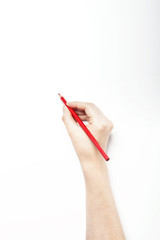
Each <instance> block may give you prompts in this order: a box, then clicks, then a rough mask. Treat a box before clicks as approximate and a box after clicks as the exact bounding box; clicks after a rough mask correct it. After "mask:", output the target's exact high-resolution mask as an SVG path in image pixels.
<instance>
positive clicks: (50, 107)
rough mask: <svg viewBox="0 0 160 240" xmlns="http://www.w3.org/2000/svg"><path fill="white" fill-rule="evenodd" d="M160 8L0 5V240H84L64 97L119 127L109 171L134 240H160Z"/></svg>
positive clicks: (79, 178)
mask: <svg viewBox="0 0 160 240" xmlns="http://www.w3.org/2000/svg"><path fill="white" fill-rule="evenodd" d="M159 13H160V2H159V1H158V0H148V1H145V0H132V1H126V0H122V1H118V0H112V1H107V0H106V1H105V0H92V1H91V0H81V1H75V0H74V1H73V0H68V1H64V0H56V1H50V0H46V1H38V0H28V1H20V0H19V1H18V0H15V1H11V0H1V1H0V239H1V240H13V239H16V240H22V239H23V240H25V239H26V240H28V239H30V240H35V239H37V240H46V239H47V240H51V239H56V240H59V239H60V240H61V239H70V240H72V239H73V240H75V239H76V240H82V239H85V185H84V180H83V174H82V172H81V168H80V164H79V160H78V158H77V156H76V154H75V151H74V149H73V147H72V144H71V141H70V139H69V136H68V135H67V132H66V129H65V127H64V124H63V122H62V120H61V117H62V103H61V102H60V100H59V97H58V92H60V93H61V94H62V95H64V97H65V98H66V99H67V100H68V101H74V100H78V101H89V102H94V103H95V104H96V105H97V106H98V107H100V108H101V110H103V112H104V113H105V114H106V116H108V117H109V118H110V119H111V120H112V121H113V123H114V129H113V131H112V134H111V137H110V141H109V145H108V149H107V154H108V155H109V156H110V161H109V162H108V163H107V164H108V168H109V174H110V179H111V184H112V188H113V193H114V196H115V200H116V203H117V208H118V211H119V214H120V218H121V221H122V224H123V227H124V231H125V234H126V237H127V239H129V240H150V239H153V240H159V239H160V228H159V222H160V205H159V203H160V187H159V182H160V174H159V173H160V150H159V149H160V148H159V142H160V137H159V136H160V127H159V123H160V48H159V42H160V28H159V20H160V19H159Z"/></svg>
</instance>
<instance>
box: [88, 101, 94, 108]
mask: <svg viewBox="0 0 160 240" xmlns="http://www.w3.org/2000/svg"><path fill="white" fill-rule="evenodd" d="M87 104H88V105H89V106H91V107H94V106H95V104H94V103H92V102H88V103H87Z"/></svg>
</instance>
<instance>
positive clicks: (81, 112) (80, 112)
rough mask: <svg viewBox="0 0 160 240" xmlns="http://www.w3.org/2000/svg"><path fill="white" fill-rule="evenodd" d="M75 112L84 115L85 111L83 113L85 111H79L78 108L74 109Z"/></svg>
mask: <svg viewBox="0 0 160 240" xmlns="http://www.w3.org/2000/svg"><path fill="white" fill-rule="evenodd" d="M75 113H76V114H77V115H80V116H81V115H86V113H85V111H80V110H75Z"/></svg>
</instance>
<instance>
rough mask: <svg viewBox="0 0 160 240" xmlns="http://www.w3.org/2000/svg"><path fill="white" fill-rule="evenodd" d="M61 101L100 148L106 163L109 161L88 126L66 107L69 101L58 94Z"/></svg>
mask: <svg viewBox="0 0 160 240" xmlns="http://www.w3.org/2000/svg"><path fill="white" fill-rule="evenodd" d="M58 95H59V97H60V99H61V100H62V102H63V103H64V104H65V106H66V107H67V108H68V109H69V111H70V112H71V114H72V116H73V117H74V119H75V120H76V121H77V122H78V123H79V125H80V126H81V127H82V129H83V130H84V131H85V133H86V134H87V135H88V137H89V138H90V139H91V141H92V142H93V143H94V144H95V146H96V147H97V148H98V150H99V151H100V153H101V154H102V156H103V157H104V158H105V160H106V161H108V160H109V157H108V156H107V154H106V153H105V152H104V151H103V149H102V148H101V147H100V145H99V143H98V142H97V140H96V139H95V138H94V137H93V135H92V134H91V132H90V131H89V130H88V128H87V127H86V125H85V124H84V123H83V122H82V121H81V119H80V118H79V117H78V115H77V114H76V113H75V111H74V110H73V109H72V108H71V107H69V106H67V105H66V103H67V101H66V100H65V98H64V97H62V96H61V95H60V94H59V93H58Z"/></svg>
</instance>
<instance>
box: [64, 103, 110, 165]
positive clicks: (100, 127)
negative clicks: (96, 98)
mask: <svg viewBox="0 0 160 240" xmlns="http://www.w3.org/2000/svg"><path fill="white" fill-rule="evenodd" d="M67 105H68V106H69V107H71V108H73V109H74V111H75V112H76V113H77V115H78V116H79V118H80V119H81V120H82V121H87V122H88V124H86V127H87V128H88V130H89V131H90V132H91V133H92V135H93V136H94V137H95V139H96V140H97V142H98V143H99V145H100V146H101V148H102V149H103V150H104V151H105V150H106V147H107V143H108V139H109V135H110V132H111V130H112V129H113V123H112V121H110V120H109V119H108V118H107V117H106V116H105V115H104V114H103V113H102V111H101V110H100V109H99V108H98V107H97V106H96V105H95V104H93V103H86V102H68V103H67ZM62 120H63V122H64V124H65V126H66V129H67V131H68V134H69V136H70V138H71V141H72V144H73V146H74V149H75V151H76V153H77V155H78V158H79V159H80V162H81V164H82V165H84V164H86V163H87V162H88V161H97V160H96V159H99V157H100V155H101V154H100V152H99V150H98V149H97V148H96V146H95V145H94V144H93V142H92V141H91V140H90V138H89V137H88V136H87V134H86V133H85V132H84V130H83V129H82V128H81V127H80V126H79V124H78V123H77V122H76V121H75V119H74V118H73V116H72V114H71V113H70V111H69V110H68V108H67V107H66V106H63V116H62ZM101 158H102V159H103V157H101ZM101 161H105V160H104V159H103V160H101Z"/></svg>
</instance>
